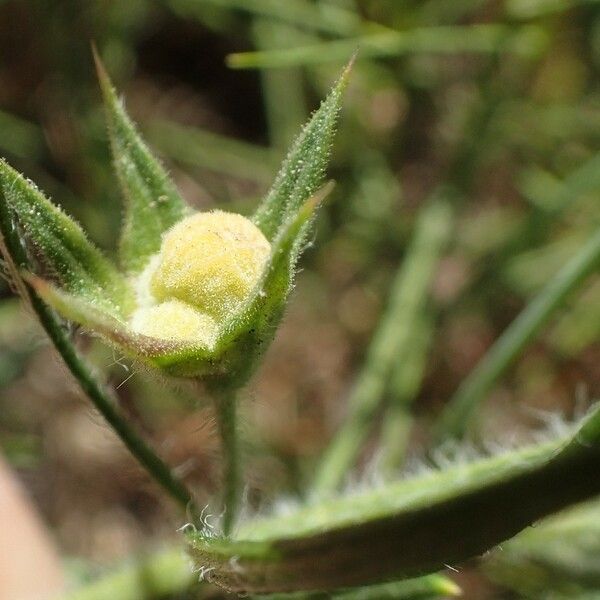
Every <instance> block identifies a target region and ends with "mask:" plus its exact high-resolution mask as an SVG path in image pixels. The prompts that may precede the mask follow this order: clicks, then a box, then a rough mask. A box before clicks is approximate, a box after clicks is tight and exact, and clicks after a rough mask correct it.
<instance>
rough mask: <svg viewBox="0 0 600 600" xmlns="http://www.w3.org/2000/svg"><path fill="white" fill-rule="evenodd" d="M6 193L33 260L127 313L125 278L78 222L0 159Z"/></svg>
mask: <svg viewBox="0 0 600 600" xmlns="http://www.w3.org/2000/svg"><path fill="white" fill-rule="evenodd" d="M0 189H1V191H2V199H1V200H0V201H2V202H5V203H6V205H7V207H8V209H9V211H10V212H11V214H12V219H13V222H14V223H15V224H16V226H17V228H18V229H19V234H20V235H21V236H22V238H23V241H24V242H25V244H26V246H27V248H28V250H29V254H30V256H31V258H32V260H34V261H35V262H36V263H39V265H40V266H41V268H42V269H43V271H44V273H45V274H46V275H48V276H50V277H52V279H53V280H55V281H56V282H57V283H58V284H59V285H60V286H61V287H63V288H64V289H65V290H67V291H68V292H69V293H71V294H74V295H79V296H81V297H83V298H86V299H87V300H88V301H90V302H93V303H95V304H97V305H98V306H100V307H102V308H103V309H104V310H106V311H108V312H110V313H111V314H114V315H122V314H126V313H127V311H128V310H129V308H130V291H129V289H128V284H127V282H126V281H125V278H124V277H123V276H122V275H121V274H120V273H119V272H118V271H117V269H116V267H115V266H113V265H112V263H111V262H110V261H108V260H107V259H106V258H105V257H104V256H103V254H102V253H101V252H100V250H98V249H97V248H96V247H95V246H94V245H93V244H92V243H91V242H90V241H89V240H88V238H87V236H86V235H85V233H84V232H83V230H82V229H81V227H80V226H79V225H78V224H77V223H76V222H75V221H73V220H72V219H71V218H70V217H69V216H67V215H66V214H65V213H64V212H63V211H62V210H61V209H60V208H59V207H57V206H55V205H54V204H52V203H51V202H50V201H49V200H48V199H47V198H46V197H45V196H44V194H43V193H42V192H41V191H40V190H39V189H38V188H37V187H36V186H35V184H33V183H32V182H30V181H29V180H27V179H25V177H23V176H22V175H21V174H19V173H18V172H17V171H15V170H14V169H13V168H12V167H10V166H9V165H8V164H7V163H6V162H5V161H0ZM23 266H24V265H18V267H19V268H22V267H23ZM27 268H29V269H33V268H34V266H33V265H27Z"/></svg>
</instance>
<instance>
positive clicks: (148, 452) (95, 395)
mask: <svg viewBox="0 0 600 600" xmlns="http://www.w3.org/2000/svg"><path fill="white" fill-rule="evenodd" d="M0 232H1V233H2V236H1V237H2V242H3V245H4V248H3V249H4V250H5V252H4V253H5V254H6V259H7V261H8V262H9V263H10V265H11V266H12V268H11V271H12V272H11V275H12V276H13V277H14V278H15V279H16V281H15V284H16V285H17V287H18V289H19V292H20V293H21V294H22V295H23V298H24V300H25V301H26V302H28V303H29V305H30V306H31V307H32V309H33V311H34V312H35V314H36V315H37V317H38V319H39V321H40V323H41V325H42V327H43V328H44V330H45V331H46V333H47V334H48V337H49V338H50V340H51V341H52V343H53V344H54V346H55V348H56V349H57V351H58V353H59V354H60V356H61V357H62V359H63V360H64V362H65V364H66V365H67V367H68V369H69V371H71V373H72V375H73V377H75V379H76V380H77V382H78V383H79V386H80V387H81V389H82V390H83V392H84V393H85V395H86V396H87V397H88V398H89V399H90V401H91V402H92V404H93V405H94V406H95V407H96V409H97V410H98V412H100V414H101V415H102V416H103V417H104V419H105V420H106V421H107V423H108V424H109V425H110V426H111V427H112V429H113V431H114V432H115V433H116V434H117V436H118V437H119V438H120V439H121V441H122V442H123V444H125V446H126V447H127V449H128V450H129V451H130V452H131V453H132V454H133V455H134V456H135V458H136V459H137V460H138V462H139V463H140V464H141V465H142V466H143V467H144V468H145V469H146V471H147V472H148V473H149V475H150V476H151V477H152V478H153V479H154V480H155V481H156V482H157V483H158V484H159V485H161V486H162V487H163V489H164V490H165V491H166V492H167V493H168V494H169V495H170V496H171V497H172V498H173V499H174V500H175V501H176V502H177V503H179V504H180V505H181V507H182V508H184V509H190V510H193V500H192V496H191V494H190V492H189V491H188V489H187V488H186V487H185V485H184V484H183V483H182V482H181V481H179V480H178V479H177V478H176V477H175V476H174V475H173V473H172V472H171V470H170V469H169V467H168V466H167V465H166V464H165V463H164V462H163V461H162V460H161V459H160V458H159V457H158V456H157V454H156V453H155V452H154V450H152V449H151V448H150V446H149V445H148V444H146V442H145V441H144V440H143V439H142V438H141V437H140V436H139V435H138V434H137V432H136V431H135V430H134V429H133V428H132V427H131V425H130V424H129V423H128V422H127V421H126V419H125V418H124V416H123V415H122V414H121V412H120V410H119V409H118V407H117V404H116V402H115V399H114V397H113V396H112V394H111V393H110V392H109V391H108V390H107V389H106V388H105V387H104V386H103V385H102V384H101V383H100V382H99V381H98V380H97V379H96V377H95V376H94V374H93V372H92V369H91V367H90V366H89V365H88V364H87V363H86V361H85V360H84V359H83V357H82V356H81V355H80V354H79V352H78V351H77V350H76V348H75V346H74V345H73V343H72V342H71V340H70V339H69V335H68V333H67V331H66V330H65V329H64V327H63V326H62V324H61V323H60V321H59V320H58V318H57V316H56V315H55V314H54V312H53V311H52V310H51V309H50V308H49V307H48V306H47V305H46V304H45V303H44V302H43V301H42V300H41V299H40V298H39V297H38V296H37V295H36V293H35V292H34V291H33V290H32V289H31V287H30V286H29V285H28V284H26V283H25V282H24V281H23V280H22V279H21V278H20V276H19V271H20V270H22V269H29V268H30V265H29V260H28V257H27V253H26V251H25V248H24V247H23V245H22V243H21V240H20V238H19V234H18V231H17V228H16V226H15V224H14V221H13V219H12V216H11V214H10V212H9V208H8V206H7V204H6V202H4V201H0Z"/></svg>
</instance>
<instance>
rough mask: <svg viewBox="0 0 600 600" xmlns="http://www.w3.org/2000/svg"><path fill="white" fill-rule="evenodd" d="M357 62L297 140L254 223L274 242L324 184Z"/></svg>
mask: <svg viewBox="0 0 600 600" xmlns="http://www.w3.org/2000/svg"><path fill="white" fill-rule="evenodd" d="M353 62H354V59H352V60H351V61H350V63H348V65H347V66H346V68H345V69H344V71H343V72H342V74H341V76H340V78H339V79H338V81H337V83H336V84H335V85H334V86H333V88H332V90H331V92H330V93H329V95H328V96H327V98H326V99H325V100H324V101H323V102H322V103H321V106H320V107H319V109H318V110H317V111H316V112H315V113H314V114H313V116H312V118H311V119H310V121H309V122H308V123H307V124H306V125H305V127H304V129H303V130H302V132H301V133H300V135H299V136H298V137H297V138H296V140H295V141H294V143H293V145H292V147H291V149H290V152H289V153H288V155H287V157H286V159H285V160H284V162H283V164H282V166H281V169H280V170H279V173H278V174H277V177H276V178H275V182H274V184H273V187H272V188H271V190H270V191H269V193H268V194H267V196H266V197H265V199H264V200H263V202H262V204H261V205H260V206H259V207H258V210H257V211H256V213H255V214H254V217H253V221H254V223H255V224H256V225H257V226H258V227H259V228H260V229H261V230H262V232H263V233H264V234H265V236H266V238H267V239H269V240H273V239H274V237H275V235H276V233H277V231H278V229H279V228H280V227H281V226H282V224H283V223H285V222H286V221H287V220H288V219H289V218H290V216H291V215H293V214H294V213H295V212H296V211H297V210H298V209H299V208H300V207H301V206H302V204H303V203H304V202H305V201H306V200H307V198H309V197H310V196H311V195H312V194H314V193H315V192H316V191H317V190H318V189H319V187H320V186H321V185H322V184H323V180H324V178H325V169H326V167H327V163H328V160H329V155H330V151H331V146H332V143H333V138H334V135H335V132H336V126H337V121H338V116H339V113H340V108H341V103H342V98H343V94H344V90H345V88H346V86H347V83H348V77H349V75H350V70H351V68H352V64H353Z"/></svg>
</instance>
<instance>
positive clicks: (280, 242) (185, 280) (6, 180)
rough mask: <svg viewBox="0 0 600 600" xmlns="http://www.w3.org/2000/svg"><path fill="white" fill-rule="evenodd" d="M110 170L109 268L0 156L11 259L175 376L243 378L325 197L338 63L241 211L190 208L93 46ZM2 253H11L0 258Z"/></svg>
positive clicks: (86, 318) (57, 305) (57, 301)
mask: <svg viewBox="0 0 600 600" xmlns="http://www.w3.org/2000/svg"><path fill="white" fill-rule="evenodd" d="M94 55H95V59H96V65H97V68H98V76H99V80H100V85H101V89H102V94H103V98H104V104H105V109H106V114H107V123H108V132H109V135H110V140H111V148H112V152H113V159H114V165H115V170H116V172H117V176H118V178H119V182H120V184H121V188H122V191H123V195H124V198H125V215H124V224H123V230H122V233H121V242H120V246H119V263H120V265H121V268H118V267H117V266H116V265H114V264H113V263H112V262H111V261H110V260H108V259H107V258H106V257H105V256H104V255H103V254H102V252H101V251H100V250H98V249H97V248H96V247H95V246H94V245H93V244H92V243H91V242H90V241H89V240H88V239H87V237H86V235H85V233H84V232H83V230H82V229H81V227H80V226H79V225H78V224H77V223H75V222H74V221H73V220H72V219H71V218H70V217H69V216H67V215H66V214H65V213H64V212H62V210H61V209H59V208H58V207H56V206H55V205H54V204H52V203H51V202H50V201H49V200H48V199H47V198H46V197H45V196H44V195H43V193H42V192H41V191H39V190H38V189H37V188H36V187H35V185H34V184H33V183H31V182H30V181H28V180H27V179H25V178H24V177H23V176H22V175H20V174H19V173H17V172H16V171H15V170H14V169H12V168H11V167H10V166H9V165H7V164H6V163H5V162H2V163H0V192H1V195H2V198H1V200H0V201H2V202H3V204H4V208H5V210H4V211H3V215H4V217H5V218H3V219H2V223H0V226H1V228H2V230H3V236H4V237H6V234H7V232H8V230H9V229H11V230H12V228H16V230H17V231H18V235H19V237H20V239H21V243H22V245H23V247H24V248H25V249H26V251H27V257H28V259H27V261H26V264H22V261H21V262H19V264H15V261H14V260H11V257H10V256H7V258H8V260H7V264H9V266H11V271H12V272H11V276H12V277H13V279H18V280H19V281H23V280H24V281H26V282H27V283H28V284H29V285H30V286H32V287H33V289H34V290H35V291H36V292H37V294H38V295H39V296H40V297H41V298H42V299H43V300H44V301H45V302H47V303H48V304H49V305H51V306H52V307H53V308H54V309H55V310H56V311H57V312H58V313H59V314H61V315H62V316H63V317H64V318H66V319H68V320H71V321H74V322H76V323H78V324H80V325H82V326H83V327H84V328H86V329H87V330H88V331H90V332H91V333H94V334H97V335H99V336H100V337H102V338H103V339H104V340H106V341H108V342H109V343H110V344H112V345H113V346H116V347H117V348H118V349H119V350H120V351H122V352H124V353H125V354H127V355H129V356H131V357H132V358H135V359H138V360H140V361H142V362H144V363H146V364H148V365H149V366H151V367H155V368H158V369H160V370H163V371H165V372H167V373H168V374H170V375H174V376H184V377H197V376H208V377H215V378H217V379H219V380H220V379H223V378H226V379H228V380H232V379H234V380H240V379H243V378H246V377H247V376H248V375H249V374H250V373H251V370H252V368H253V366H254V364H255V363H256V359H257V358H258V357H259V355H260V354H261V353H262V352H263V351H264V350H265V348H266V347H267V346H268V343H269V342H270V341H271V338H272V336H273V332H274V331H275V328H276V325H277V324H278V322H279V320H280V318H281V315H282V313H283V310H284V307H285V302H286V300H287V296H288V294H289V292H290V289H291V287H292V282H293V278H294V273H295V268H296V264H297V261H298V258H299V256H300V254H301V253H302V250H303V249H304V247H305V240H306V236H307V233H308V232H309V230H310V227H311V224H312V222H313V220H314V216H315V213H316V210H317V208H318V206H319V205H320V202H321V201H322V200H323V199H324V197H325V196H326V195H327V193H328V192H329V190H330V189H331V186H329V185H328V186H325V187H321V186H322V185H323V180H324V172H325V167H326V163H327V160H328V156H329V148H330V146H331V143H332V139H333V136H334V133H335V126H336V123H337V117H338V113H339V109H340V103H341V97H342V92H343V90H344V88H345V85H346V81H347V77H348V71H349V68H347V69H346V70H345V71H344V73H343V74H342V76H341V77H340V79H339V80H338V82H337V84H336V85H335V86H334V88H333V90H332V91H331V93H330V95H329V96H328V97H327V99H326V100H325V101H324V102H323V103H322V105H321V107H320V108H319V109H318V110H317V111H316V112H315V113H314V115H313V117H312V119H311V120H310V121H309V123H308V124H307V125H306V126H305V128H304V130H303V131H302V132H301V134H300V135H299V137H298V139H297V140H296V142H295V143H294V145H293V146H292V149H291V151H290V153H289V155H288V157H287V158H286V160H285V161H284V163H283V166H282V168H281V170H280V172H279V174H278V175H277V177H276V180H275V183H274V185H273V187H272V189H271V190H270V192H269V193H268V194H267V196H266V198H265V199H264V201H263V202H262V204H261V205H260V206H259V208H258V210H257V212H256V214H255V215H254V216H253V217H252V218H251V219H247V218H245V217H243V216H241V215H238V214H234V213H226V212H223V211H218V210H215V211H212V212H205V213H197V212H196V213H194V212H193V211H192V210H191V208H189V207H188V206H187V205H186V204H185V202H184V201H183V200H182V198H181V196H180V195H179V193H178V192H177V189H176V187H175V185H174V184H173V182H172V181H171V179H170V177H169V176H168V174H167V173H166V171H165V170H164V168H163V167H162V165H161V164H160V163H159V161H158V160H156V159H155V158H154V157H153V155H152V154H151V152H150V150H149V149H148V147H147V146H146V144H145V143H144V141H143V140H142V138H141V136H140V134H139V133H138V131H137V129H136V127H135V125H134V124H133V122H132V121H131V119H130V118H129V116H128V115H127V113H126V112H125V109H124V106H123V104H122V102H121V101H120V100H119V98H118V96H117V93H116V91H115V89H114V88H113V86H112V84H111V82H110V80H109V78H108V75H107V73H106V71H105V69H104V67H103V66H102V64H101V62H100V60H99V58H98V56H97V55H96V53H94ZM5 253H6V252H5Z"/></svg>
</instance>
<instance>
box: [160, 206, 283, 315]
mask: <svg viewBox="0 0 600 600" xmlns="http://www.w3.org/2000/svg"><path fill="white" fill-rule="evenodd" d="M270 250H271V246H270V244H269V242H268V241H267V239H266V238H265V236H264V235H263V234H262V232H261V231H260V229H258V227H256V225H254V224H253V223H252V222H251V221H250V220H249V219H246V218H245V217H243V216H242V215H238V214H235V213H228V212H223V211H220V210H215V211H212V212H207V213H197V214H195V215H192V216H190V217H187V218H185V219H183V220H182V221H180V222H179V223H177V224H176V225H175V226H173V227H172V228H171V229H170V230H169V231H168V232H167V233H166V234H165V236H164V238H163V243H162V246H161V250H160V253H159V255H158V260H157V264H156V267H155V270H154V273H153V274H152V277H151V282H150V288H151V293H152V294H153V296H154V297H155V298H156V300H158V301H159V302H161V301H166V300H171V299H176V300H180V301H181V302H185V303H187V304H189V305H191V306H193V307H195V308H196V309H198V310H200V311H201V312H203V313H206V314H207V315H210V316H211V317H213V318H214V319H216V320H217V321H221V320H223V319H224V318H225V317H227V316H228V315H230V314H232V313H233V312H235V311H236V309H238V308H239V307H240V306H241V305H242V303H243V302H244V300H245V299H246V298H247V297H248V296H249V295H250V294H251V292H252V290H253V289H254V287H255V286H256V284H257V283H258V281H259V279H260V276H261V273H262V272H263V269H264V267H265V264H266V262H267V259H268V257H269V253H270Z"/></svg>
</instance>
